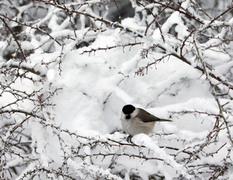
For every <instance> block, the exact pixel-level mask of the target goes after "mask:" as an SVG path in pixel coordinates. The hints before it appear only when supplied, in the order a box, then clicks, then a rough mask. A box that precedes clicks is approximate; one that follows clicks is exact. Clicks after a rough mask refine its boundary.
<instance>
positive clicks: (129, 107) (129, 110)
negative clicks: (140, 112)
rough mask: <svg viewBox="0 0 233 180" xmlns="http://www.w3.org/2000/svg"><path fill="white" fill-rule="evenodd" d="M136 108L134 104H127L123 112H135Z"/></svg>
mask: <svg viewBox="0 0 233 180" xmlns="http://www.w3.org/2000/svg"><path fill="white" fill-rule="evenodd" d="M135 109H136V108H135V107H134V106H133V105H131V104H127V105H125V106H124V107H123V108H122V112H123V113H124V114H131V113H132V112H134V110H135Z"/></svg>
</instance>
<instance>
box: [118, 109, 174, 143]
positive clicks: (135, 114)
mask: <svg viewBox="0 0 233 180" xmlns="http://www.w3.org/2000/svg"><path fill="white" fill-rule="evenodd" d="M158 121H171V120H168V119H160V118H158V117H156V116H154V115H152V114H150V113H149V112H147V111H145V110H144V109H141V108H137V107H134V106H133V105H131V104H128V105H125V106H124V107H123V108H122V113H121V125H122V129H123V130H124V131H125V132H126V133H127V134H129V136H128V137H127V141H128V142H132V141H131V139H132V137H133V135H135V134H140V133H144V134H150V133H152V131H153V129H154V126H155V122H158Z"/></svg>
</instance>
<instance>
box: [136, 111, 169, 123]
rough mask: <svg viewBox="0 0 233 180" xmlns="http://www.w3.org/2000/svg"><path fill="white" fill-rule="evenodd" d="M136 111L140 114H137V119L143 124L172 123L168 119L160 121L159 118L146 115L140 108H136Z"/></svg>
mask: <svg viewBox="0 0 233 180" xmlns="http://www.w3.org/2000/svg"><path fill="white" fill-rule="evenodd" d="M138 109H139V110H140V113H139V114H137V117H138V118H139V119H141V120H142V121H143V122H155V121H172V120H169V119H160V118H158V117H156V116H154V115H152V114H150V113H148V112H147V111H145V110H144V109H141V108H138Z"/></svg>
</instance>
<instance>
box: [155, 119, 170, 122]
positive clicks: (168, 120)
mask: <svg viewBox="0 0 233 180" xmlns="http://www.w3.org/2000/svg"><path fill="white" fill-rule="evenodd" d="M158 121H167V122H172V120H170V119H158Z"/></svg>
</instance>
